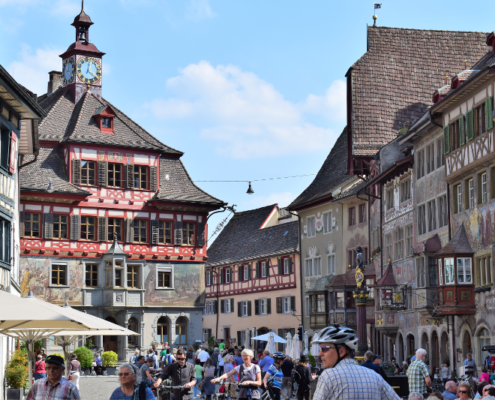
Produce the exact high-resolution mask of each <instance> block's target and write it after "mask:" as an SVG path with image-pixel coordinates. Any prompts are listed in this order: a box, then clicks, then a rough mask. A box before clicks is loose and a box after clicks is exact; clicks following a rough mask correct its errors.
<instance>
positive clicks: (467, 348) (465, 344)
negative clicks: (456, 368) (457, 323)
mask: <svg viewBox="0 0 495 400" xmlns="http://www.w3.org/2000/svg"><path fill="white" fill-rule="evenodd" d="M472 348H473V345H472V343H471V335H470V334H469V332H468V331H464V336H463V337H462V359H463V360H465V359H466V358H467V354H468V353H471V351H472Z"/></svg>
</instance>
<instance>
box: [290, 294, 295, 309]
mask: <svg viewBox="0 0 495 400" xmlns="http://www.w3.org/2000/svg"><path fill="white" fill-rule="evenodd" d="M290 310H291V311H296V296H291V298H290Z"/></svg>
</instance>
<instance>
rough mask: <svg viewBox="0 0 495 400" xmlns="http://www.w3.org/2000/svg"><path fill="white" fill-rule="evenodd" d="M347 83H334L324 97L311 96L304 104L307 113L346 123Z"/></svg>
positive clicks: (339, 81)
mask: <svg viewBox="0 0 495 400" xmlns="http://www.w3.org/2000/svg"><path fill="white" fill-rule="evenodd" d="M345 99H346V83H345V82H344V81H343V80H340V79H338V80H336V81H333V82H332V84H331V85H330V87H329V88H328V89H327V91H326V93H325V95H324V96H316V95H314V94H310V95H309V96H308V97H307V99H306V101H305V102H304V103H303V104H302V110H303V111H304V112H307V113H311V114H317V115H323V116H325V117H327V118H328V119H330V120H332V121H345V118H346V102H345Z"/></svg>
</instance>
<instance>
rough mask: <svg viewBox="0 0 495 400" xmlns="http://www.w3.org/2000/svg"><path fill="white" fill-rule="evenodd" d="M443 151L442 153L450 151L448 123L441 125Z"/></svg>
mask: <svg viewBox="0 0 495 400" xmlns="http://www.w3.org/2000/svg"><path fill="white" fill-rule="evenodd" d="M443 152H444V154H449V152H450V135H449V126H448V125H446V126H444V127H443Z"/></svg>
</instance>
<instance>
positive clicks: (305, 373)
mask: <svg viewBox="0 0 495 400" xmlns="http://www.w3.org/2000/svg"><path fill="white" fill-rule="evenodd" d="M308 363H309V357H308V356H307V355H305V354H303V355H301V358H300V359H299V362H298V363H297V365H296V367H295V368H294V382H297V385H298V386H297V392H296V396H297V400H303V399H304V400H310V399H311V382H312V381H313V378H312V377H311V370H310V369H309V368H308Z"/></svg>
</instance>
